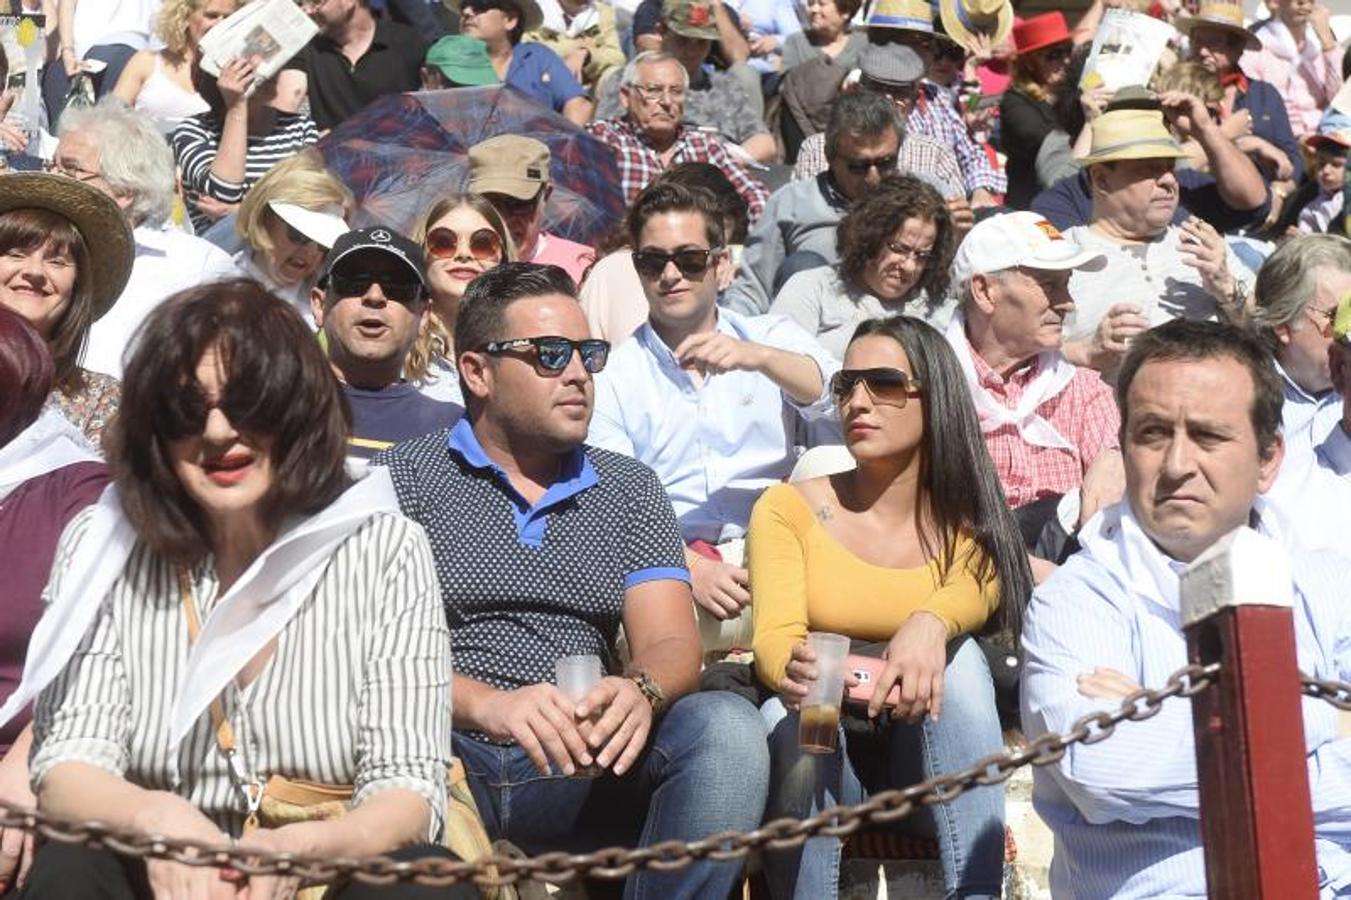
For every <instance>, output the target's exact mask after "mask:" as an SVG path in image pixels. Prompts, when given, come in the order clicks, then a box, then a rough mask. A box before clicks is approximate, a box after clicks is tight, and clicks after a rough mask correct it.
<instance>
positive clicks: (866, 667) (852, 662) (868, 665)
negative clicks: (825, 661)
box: [844, 653, 901, 706]
mask: <svg viewBox="0 0 1351 900" xmlns="http://www.w3.org/2000/svg"><path fill="white" fill-rule="evenodd" d="M886 667H887V661H886V660H885V659H878V658H876V657H874V656H854V655H853V654H852V653H851V654H850V655H849V656H846V657H845V658H844V669H845V671H846V672H848V673H850V674H852V675H853V676H854V677H855V678H857V679H858V684H856V685H855V686H854V687H851V688H849V689H848V690H847V692H846V696H847V697H848V699H850V700H853V701H854V702H856V703H867V702H868V701H870V700H872V698H873V685H874V684H876V683H877V679H878V678H880V677H881V676H882V670H883V669H885V668H886ZM900 701H901V688H900V685H896V686H894V687H892V689H891V692H890V693H888V694H887V700H886V705H887V706H895V705H896V704H897V703H899V702H900Z"/></svg>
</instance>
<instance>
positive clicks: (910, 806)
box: [0, 663, 1351, 886]
mask: <svg viewBox="0 0 1351 900" xmlns="http://www.w3.org/2000/svg"><path fill="white" fill-rule="evenodd" d="M1219 671H1220V664H1219V663H1211V664H1209V665H1206V666H1199V665H1189V666H1185V667H1184V668H1181V669H1179V670H1178V671H1176V672H1174V673H1173V674H1172V675H1171V676H1169V678H1168V681H1167V683H1166V684H1165V685H1164V686H1163V687H1160V688H1156V689H1152V690H1151V689H1142V690H1139V691H1136V692H1135V693H1133V694H1131V695H1129V696H1128V697H1126V698H1124V699H1123V700H1122V702H1121V705H1120V706H1119V707H1118V708H1117V709H1115V710H1113V711H1110V712H1108V711H1103V712H1096V713H1091V714H1089V715H1086V716H1084V717H1083V718H1081V719H1079V720H1078V721H1076V722H1075V723H1074V726H1073V727H1072V728H1071V729H1070V730H1069V731H1067V732H1065V733H1064V734H1044V735H1042V736H1041V737H1039V738H1037V739H1036V740H1035V741H1032V742H1031V743H1030V744H1028V745H1027V746H1026V747H1023V748H1022V749H1020V750H1015V751H1012V752H1005V753H997V754H994V755H992V756H987V757H986V758H984V759H982V760H980V761H978V762H976V763H973V764H972V765H970V766H968V767H967V768H965V769H963V770H961V771H959V772H953V773H949V774H944V775H937V776H935V777H933V778H930V779H929V780H927V781H923V782H920V783H919V784H914V785H911V786H910V787H906V788H901V789H897V790H889V791H885V792H882V793H879V794H877V795H875V796H873V797H871V798H869V799H868V800H867V801H866V802H864V803H861V804H859V805H857V806H851V807H843V806H837V807H833V808H831V809H827V810H824V811H823V812H821V813H819V814H817V815H815V816H812V817H811V818H809V819H801V820H797V819H778V820H776V821H773V822H770V823H768V824H766V825H764V826H762V827H760V828H758V829H756V830H755V831H751V832H748V833H744V834H740V833H735V832H727V833H723V834H715V835H712V836H710V837H707V838H704V839H703V840H700V841H693V842H690V843H684V842H681V841H667V842H665V843H661V844H654V845H652V846H649V847H640V848H637V849H633V850H626V849H622V848H618V847H611V848H607V849H604V850H597V851H595V852H594V853H587V854H569V853H546V854H544V855H542V856H537V857H533V858H530V859H512V858H509V857H502V856H491V857H484V858H482V859H479V860H476V861H474V862H455V861H451V860H444V859H435V858H432V859H426V860H419V861H416V862H396V861H394V860H392V859H390V858H388V857H383V856H377V857H370V858H366V859H310V858H302V857H298V856H293V855H292V854H289V853H272V852H264V851H257V850H248V849H245V848H242V847H238V846H222V845H217V844H208V843H204V842H201V841H196V840H183V839H177V838H169V837H164V836H161V835H148V834H135V833H131V832H128V831H122V830H118V829H113V828H110V827H108V826H106V825H103V824H101V823H98V822H71V821H69V820H65V819H58V818H54V817H51V816H48V815H45V814H43V813H40V812H37V811H36V810H33V809H27V808H24V807H19V806H13V805H11V804H9V803H6V802H4V801H0V827H3V828H18V829H22V830H24V831H29V832H35V833H37V834H39V835H41V836H42V837H44V838H46V839H48V840H52V841H62V842H66V843H77V844H85V845H90V846H96V847H106V848H108V849H110V850H113V851H115V852H117V853H120V854H123V855H125V856H131V857H138V858H145V859H165V860H173V861H175V862H179V863H183V864H185V865H189V866H213V867H218V868H231V869H234V870H236V871H238V872H240V873H242V874H245V875H290V876H298V877H300V878H302V879H304V880H306V881H309V882H316V883H332V882H339V881H344V880H348V879H352V880H356V881H362V882H367V883H371V884H391V883H395V882H400V883H415V884H422V885H434V886H445V885H449V884H455V883H459V882H467V881H474V882H477V883H478V884H481V885H485V886H490V885H502V884H513V883H515V882H517V881H531V880H534V881H552V882H566V881H570V880H572V879H574V878H578V877H582V876H587V877H593V878H603V879H617V878H623V877H625V876H627V875H628V874H630V873H631V872H633V871H634V870H636V869H654V870H658V871H669V870H673V869H681V868H684V867H685V866H687V865H689V864H690V863H692V862H696V861H699V860H712V861H723V860H735V859H742V858H744V857H745V856H746V855H747V854H748V853H750V852H752V851H755V850H778V849H783V848H788V847H797V846H800V845H801V844H802V842H803V841H805V840H806V839H807V838H809V837H814V836H818V835H826V836H831V837H844V836H846V835H849V834H852V833H854V832H855V831H857V830H858V829H859V828H861V827H863V826H865V825H870V824H874V823H880V822H891V821H895V820H896V819H900V818H903V817H905V816H908V815H910V814H911V813H913V812H915V811H916V810H918V809H919V808H920V807H922V806H929V805H932V804H935V803H946V802H948V801H951V800H954V799H956V798H957V797H960V796H961V795H962V794H963V793H964V792H965V791H967V790H970V789H971V788H974V787H977V786H982V785H994V784H1000V783H1002V782H1004V781H1006V780H1007V779H1008V778H1009V776H1010V775H1012V774H1013V773H1014V771H1016V770H1017V769H1020V768H1023V767H1025V766H1029V765H1032V766H1047V765H1051V764H1052V763H1055V762H1058V761H1059V760H1060V759H1061V758H1062V757H1064V755H1065V752H1066V751H1067V750H1069V749H1070V748H1071V747H1073V746H1075V745H1080V744H1082V745H1088V744H1096V743H1098V742H1099V741H1104V740H1106V739H1107V738H1109V737H1111V736H1112V733H1113V732H1114V731H1115V729H1116V726H1117V725H1119V724H1121V723H1122V722H1125V721H1132V722H1138V721H1141V720H1144V719H1149V718H1152V717H1153V716H1155V715H1157V714H1158V712H1159V709H1160V708H1161V707H1162V706H1163V703H1164V701H1165V700H1168V699H1169V698H1171V697H1191V696H1193V695H1195V694H1198V693H1200V692H1201V691H1203V690H1205V689H1206V688H1207V687H1209V686H1210V685H1211V684H1212V683H1213V682H1214V681H1215V679H1216V676H1217V675H1218V674H1219ZM1304 685H1305V692H1306V693H1309V694H1311V695H1313V696H1322V697H1324V698H1325V699H1328V700H1329V701H1330V702H1333V703H1335V704H1337V705H1338V706H1341V707H1342V708H1343V709H1351V685H1346V684H1340V683H1336V682H1317V681H1314V680H1313V679H1308V678H1305V679H1304ZM1311 685H1312V686H1311ZM1315 691H1317V693H1315Z"/></svg>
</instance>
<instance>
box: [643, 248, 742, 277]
mask: <svg viewBox="0 0 1351 900" xmlns="http://www.w3.org/2000/svg"><path fill="white" fill-rule="evenodd" d="M721 250H722V248H721V247H709V248H708V249H707V250H701V249H690V250H677V251H676V252H674V253H662V252H661V251H659V250H639V251H638V252H637V253H635V254H633V268H635V269H637V270H638V274H639V275H641V276H642V277H644V278H648V279H652V278H660V277H661V273H663V272H665V271H666V267H667V266H668V265H669V264H671V263H675V266H676V268H677V269H679V270H680V274H681V275H682V276H684V277H685V278H698V277H700V276H701V275H703V274H704V273H705V272H707V271H708V267H709V266H710V265H711V264H712V263H713V261H714V260H715V259H717V255H718V253H719V252H721Z"/></svg>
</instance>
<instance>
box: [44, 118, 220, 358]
mask: <svg viewBox="0 0 1351 900" xmlns="http://www.w3.org/2000/svg"><path fill="white" fill-rule="evenodd" d="M60 135H61V140H60V142H59V143H58V144H57V145H56V155H55V157H54V159H53V164H54V166H55V168H56V170H57V171H59V172H61V173H62V174H65V175H68V176H70V177H71V178H74V179H76V180H78V181H83V182H85V183H86V184H89V185H91V186H93V187H96V188H98V189H99V190H101V191H103V192H104V193H105V194H107V195H108V196H110V197H112V198H113V199H114V200H116V201H117V205H118V206H120V207H121V208H122V211H123V213H124V214H125V215H126V217H127V221H128V222H129V223H130V224H131V227H132V234H133V236H134V237H135V239H136V259H135V262H134V263H133V264H132V268H131V278H130V279H129V280H128V281H127V286H126V288H124V289H123V291H122V295H121V296H120V297H118V299H117V302H116V303H114V304H113V307H112V309H110V310H109V311H108V312H107V313H106V314H105V315H104V316H103V317H102V318H100V319H99V320H98V321H97V322H95V323H94V326H93V327H92V328H91V329H90V331H89V346H88V347H87V349H86V350H85V355H84V359H83V360H82V362H81V365H82V366H83V367H84V368H86V369H88V370H90V371H91V372H102V373H103V374H105V375H111V376H112V377H114V378H121V377H122V359H123V357H124V355H125V353H126V351H127V348H128V346H129V345H130V344H131V340H132V337H133V336H134V335H135V334H136V330H137V329H138V328H139V327H140V325H141V322H142V321H144V319H145V317H146V316H148V315H149V314H150V312H151V311H152V310H153V309H154V308H155V307H156V306H158V305H159V304H160V303H161V302H162V301H164V300H165V299H166V298H168V297H169V296H170V295H171V294H175V293H177V292H178V291H181V290H184V289H185V288H190V287H195V286H197V285H199V284H203V283H205V282H208V281H217V280H219V279H222V278H233V277H238V276H239V270H238V269H237V268H235V264H234V262H233V261H232V260H231V259H230V256H229V254H227V253H226V252H225V251H223V250H221V249H220V248H218V247H216V246H215V245H213V244H210V243H208V242H206V241H204V240H202V239H201V238H196V237H193V236H191V235H189V234H185V233H183V232H181V231H178V230H176V229H174V228H172V227H171V226H167V225H166V222H167V220H168V218H169V214H170V213H171V212H172V210H173V202H174V155H173V151H172V150H170V149H169V145H168V144H166V143H165V142H164V138H163V136H161V135H160V133H159V131H158V130H157V129H156V128H155V124H154V122H153V121H151V120H150V118H148V117H147V116H145V115H144V114H142V113H139V112H136V111H135V110H130V109H127V108H125V107H124V106H122V105H121V104H119V103H100V104H99V105H98V106H95V107H92V108H89V109H72V110H70V111H69V112H67V113H66V114H65V115H64V116H63V117H62V119H61V132H60Z"/></svg>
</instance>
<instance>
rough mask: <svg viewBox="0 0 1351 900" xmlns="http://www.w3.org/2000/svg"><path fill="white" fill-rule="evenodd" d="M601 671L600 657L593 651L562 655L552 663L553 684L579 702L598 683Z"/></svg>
mask: <svg viewBox="0 0 1351 900" xmlns="http://www.w3.org/2000/svg"><path fill="white" fill-rule="evenodd" d="M602 673H603V670H602V669H601V665H600V657H599V656H597V655H596V654H594V653H586V654H583V655H581V656H564V657H560V658H559V660H558V661H557V662H555V663H554V684H556V685H557V686H558V689H559V690H560V691H562V692H563V696H565V697H567V698H568V699H569V700H571V701H572V702H574V703H580V702H581V701H582V698H583V697H585V696H586V695H587V694H589V693H591V689H592V688H593V687H595V686H596V685H597V684H599V683H600V679H601V675H602Z"/></svg>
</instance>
